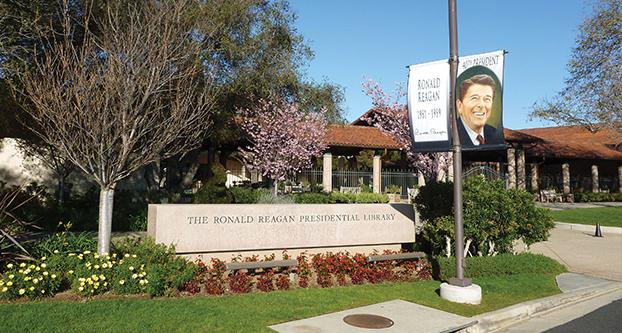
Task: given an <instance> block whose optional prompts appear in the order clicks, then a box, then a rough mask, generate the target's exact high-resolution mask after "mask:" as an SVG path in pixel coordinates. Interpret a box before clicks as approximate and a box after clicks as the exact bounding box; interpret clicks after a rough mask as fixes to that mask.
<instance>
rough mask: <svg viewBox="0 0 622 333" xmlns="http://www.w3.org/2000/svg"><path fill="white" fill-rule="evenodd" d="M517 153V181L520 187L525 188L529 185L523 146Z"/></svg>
mask: <svg viewBox="0 0 622 333" xmlns="http://www.w3.org/2000/svg"><path fill="white" fill-rule="evenodd" d="M517 153H518V159H517V160H516V170H517V175H516V182H517V183H518V188H520V189H522V190H524V189H525V187H526V185H527V184H526V180H525V178H526V177H525V150H523V148H522V147H521V148H520V149H518V151H517Z"/></svg>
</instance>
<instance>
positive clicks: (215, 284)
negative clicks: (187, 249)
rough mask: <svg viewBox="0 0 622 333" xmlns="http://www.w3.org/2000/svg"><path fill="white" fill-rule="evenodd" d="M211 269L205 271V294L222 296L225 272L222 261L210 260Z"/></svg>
mask: <svg viewBox="0 0 622 333" xmlns="http://www.w3.org/2000/svg"><path fill="white" fill-rule="evenodd" d="M211 264H212V265H211V267H210V268H207V267H206V269H205V273H204V278H205V280H204V281H205V292H207V293H208V294H210V295H222V294H224V293H225V271H226V270H227V268H226V266H225V263H224V261H222V260H219V259H216V258H212V260H211Z"/></svg>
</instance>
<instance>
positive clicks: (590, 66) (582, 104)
mask: <svg viewBox="0 0 622 333" xmlns="http://www.w3.org/2000/svg"><path fill="white" fill-rule="evenodd" d="M567 67H568V72H569V77H568V79H566V81H565V87H564V89H563V90H562V91H561V92H559V93H558V94H557V96H555V97H554V98H553V99H550V100H544V101H542V102H540V103H537V104H536V105H534V108H533V110H532V112H531V116H532V117H538V118H542V119H546V120H550V121H554V122H556V123H558V124H564V125H585V126H587V127H588V128H589V129H591V130H592V131H596V130H598V129H600V128H602V127H604V126H606V127H610V128H612V129H614V130H615V131H616V132H617V133H621V132H622V2H620V0H600V1H598V2H596V3H595V4H594V12H593V14H592V15H591V16H590V17H588V18H587V19H585V21H584V22H583V23H582V24H581V25H580V26H579V35H578V36H577V39H576V46H575V47H574V49H573V50H572V55H571V57H570V61H569V62H568V65H567Z"/></svg>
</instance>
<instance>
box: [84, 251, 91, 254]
mask: <svg viewBox="0 0 622 333" xmlns="http://www.w3.org/2000/svg"><path fill="white" fill-rule="evenodd" d="M82 253H84V254H89V253H91V251H88V250H87V251H84V252H82Z"/></svg>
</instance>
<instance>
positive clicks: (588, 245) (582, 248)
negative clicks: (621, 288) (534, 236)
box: [515, 227, 622, 282]
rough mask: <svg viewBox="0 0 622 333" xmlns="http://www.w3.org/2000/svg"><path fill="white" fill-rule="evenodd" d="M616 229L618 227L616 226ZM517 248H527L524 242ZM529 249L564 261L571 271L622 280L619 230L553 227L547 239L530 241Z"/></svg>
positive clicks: (621, 245)
mask: <svg viewBox="0 0 622 333" xmlns="http://www.w3.org/2000/svg"><path fill="white" fill-rule="evenodd" d="M618 229H619V228H618ZM515 250H516V251H517V252H524V251H526V250H525V248H524V245H523V244H518V245H517V246H516V247H515ZM529 252H532V253H539V254H543V255H545V256H547V257H550V258H553V259H555V260H557V261H559V262H560V263H562V264H564V265H565V266H566V267H567V268H568V270H569V271H570V272H575V273H582V274H586V275H591V276H597V277H601V278H605V279H610V280H615V281H620V282H622V234H620V233H611V232H605V231H603V237H594V230H591V231H582V230H571V229H565V227H556V228H554V229H553V230H551V237H550V238H549V240H548V241H546V242H540V243H536V244H533V245H531V247H530V249H529Z"/></svg>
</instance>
